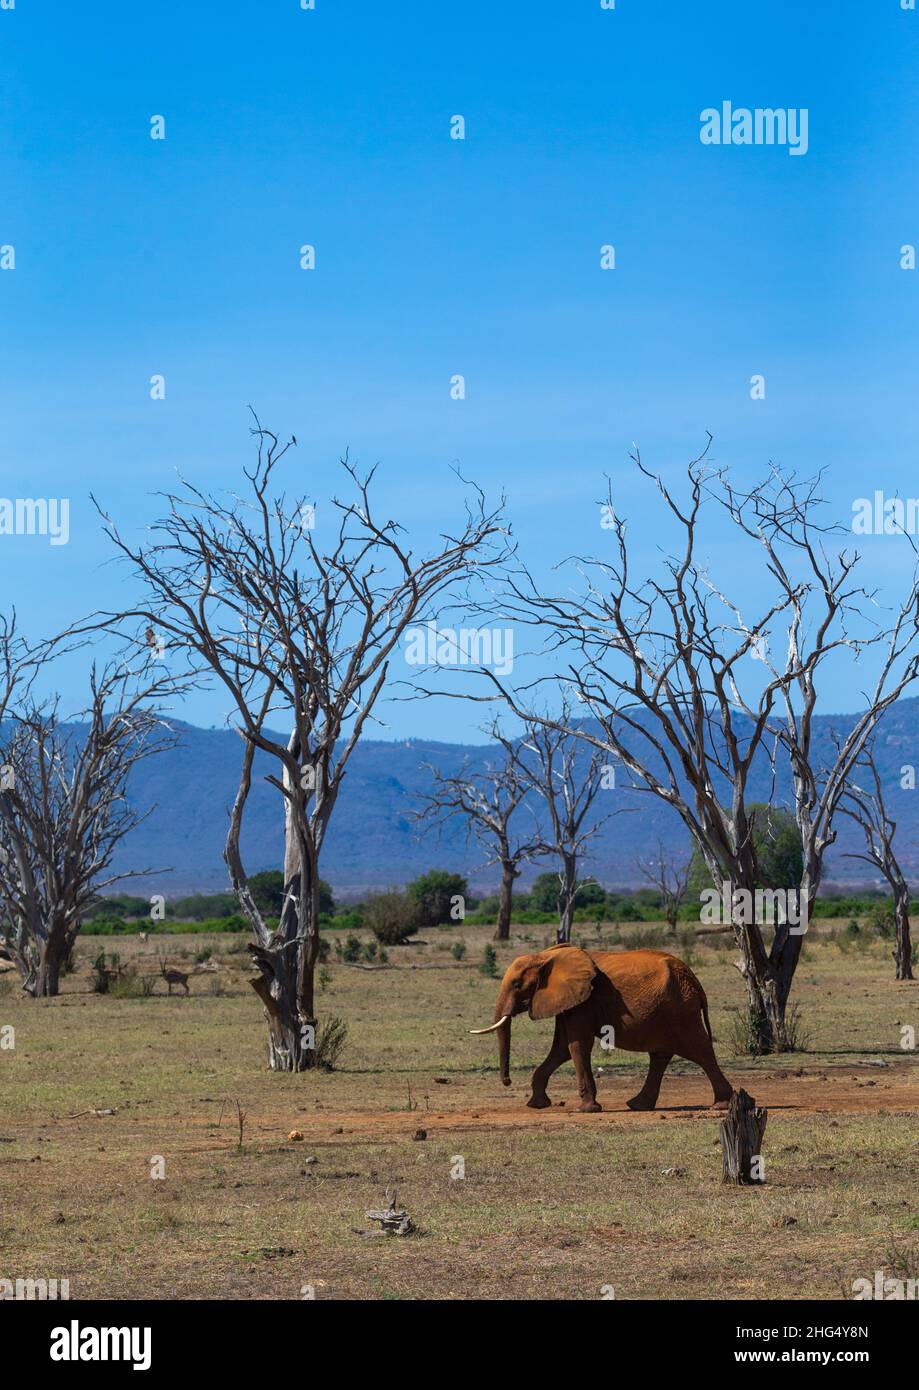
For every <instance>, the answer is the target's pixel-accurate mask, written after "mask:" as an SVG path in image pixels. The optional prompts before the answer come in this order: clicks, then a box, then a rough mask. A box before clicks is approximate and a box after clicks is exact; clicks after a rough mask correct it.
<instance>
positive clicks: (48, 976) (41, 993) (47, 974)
mask: <svg viewBox="0 0 919 1390" xmlns="http://www.w3.org/2000/svg"><path fill="white" fill-rule="evenodd" d="M71 945H72V942H69V941H68V939H67V935H66V933H65V932H64V931H63V930H62V929H61V928H59V927H53V928H52V929H51V931H50V932H49V933H48V937H47V940H45V941H43V942H42V945H41V951H40V953H39V957H38V963H37V965H36V966H35V967H34V969H33V971H32V973H31V975H30V976H29V978H28V979H27V980H26V982H25V989H26V993H27V994H30V995H31V996H32V998H33V999H53V998H54V997H55V996H56V995H58V994H59V993H60V988H61V974H62V973H63V967H64V961H65V960H66V958H67V954H68V952H69V950H70V948H71Z"/></svg>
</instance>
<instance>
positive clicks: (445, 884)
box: [405, 869, 469, 927]
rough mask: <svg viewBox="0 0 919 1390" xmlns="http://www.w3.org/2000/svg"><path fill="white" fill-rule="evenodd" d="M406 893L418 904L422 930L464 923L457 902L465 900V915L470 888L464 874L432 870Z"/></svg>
mask: <svg viewBox="0 0 919 1390" xmlns="http://www.w3.org/2000/svg"><path fill="white" fill-rule="evenodd" d="M405 891H406V893H407V895H408V897H409V898H410V899H411V901H412V902H413V903H414V905H415V909H416V912H417V917H418V924H419V926H422V927H440V926H443V925H444V924H445V923H447V922H456V921H458V920H462V918H457V917H456V916H455V915H454V914H455V907H456V899H458V898H461V899H462V906H463V915H464V916H465V904H466V899H467V897H468V896H469V885H468V884H467V882H466V880H465V878H463V876H462V874H451V873H448V872H447V870H446V869H432V870H431V872H430V873H427V874H422V876H421V878H416V879H415V881H414V883H410V884H409V885H408V887H407V888H406V890H405Z"/></svg>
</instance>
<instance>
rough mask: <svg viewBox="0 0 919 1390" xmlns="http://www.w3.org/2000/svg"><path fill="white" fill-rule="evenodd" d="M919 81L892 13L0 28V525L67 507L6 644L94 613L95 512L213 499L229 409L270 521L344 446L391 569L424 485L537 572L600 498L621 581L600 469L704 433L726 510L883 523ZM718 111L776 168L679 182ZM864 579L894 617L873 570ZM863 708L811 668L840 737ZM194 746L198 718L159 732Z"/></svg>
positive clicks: (206, 709)
mask: <svg viewBox="0 0 919 1390" xmlns="http://www.w3.org/2000/svg"><path fill="white" fill-rule="evenodd" d="M917 47H919V15H917V14H916V13H915V12H909V11H906V12H904V11H902V10H901V9H900V5H899V0H873V3H872V4H870V5H865V4H864V3H862V0H842V3H838V4H827V3H822V4H809V5H808V4H801V3H800V2H799V3H792V0H773V3H769V4H766V3H760V4H754V5H744V6H738V5H737V4H736V3H729V0H725V2H724V3H703V4H696V5H688V4H686V3H685V2H684V0H683V2H681V0H659V2H658V3H655V0H640V2H639V0H617V5H616V9H615V10H614V11H604V10H601V8H600V5H599V0H567V3H565V4H562V3H554V4H552V3H538V2H537V3H522V0H521V2H519V3H514V2H513V0H506V2H505V3H502V4H500V5H495V4H494V3H491V4H488V3H484V0H483V2H482V3H478V2H477V0H471V2H470V3H464V4H460V5H432V4H430V3H427V4H422V3H389V4H380V3H350V2H343V3H337V4H336V3H332V0H316V9H315V11H306V12H304V11H301V10H300V9H299V5H298V0H283V2H282V3H278V2H277V0H270V3H264V4H258V5H256V4H244V3H217V2H216V0H212V2H211V3H197V4H194V5H188V4H187V3H186V4H179V3H159V4H157V5H156V6H128V5H125V4H124V3H123V0H122V3H97V4H94V5H87V6H83V5H72V4H65V3H62V2H61V0H58V2H57V3H48V4H43V5H38V4H36V3H32V0H16V8H15V10H13V11H0V186H2V190H3V197H2V200H0V244H13V245H15V248H16V268H15V271H12V272H0V331H2V350H3V371H2V374H0V409H2V419H3V425H4V428H3V447H2V452H0V495H2V496H9V497H16V496H36V495H40V496H52V497H56V496H69V497H70V498H71V509H72V516H71V540H70V543H69V545H67V546H62V547H57V548H49V547H48V545H47V543H46V542H44V541H43V540H41V539H40V538H35V537H3V538H2V539H0V546H2V549H0V578H2V593H3V603H4V606H8V605H9V603H10V602H11V601H15V602H16V604H17V606H18V608H19V610H20V613H21V616H22V621H23V624H24V626H25V627H27V628H28V629H29V630H30V631H32V632H34V633H36V634H37V633H39V632H48V631H51V630H53V629H54V628H56V627H58V626H60V625H61V624H62V623H63V622H66V621H67V620H68V619H70V618H72V617H73V616H75V615H76V614H77V613H79V612H81V611H86V610H89V609H91V608H93V607H95V606H96V605H98V604H100V603H101V604H111V602H112V601H113V595H114V594H116V593H117V592H119V590H120V588H121V580H120V579H119V577H118V575H117V572H116V571H114V570H112V569H111V568H110V567H106V566H105V564H104V562H105V560H106V558H107V552H106V550H105V548H104V545H103V542H102V539H101V537H100V535H99V530H98V525H97V522H96V518H95V515H94V513H93V511H92V509H91V506H90V503H89V500H88V494H89V492H90V490H91V489H92V490H93V491H94V492H96V493H97V495H98V496H99V497H100V499H101V500H102V501H103V502H104V503H105V504H106V505H107V506H108V507H109V508H110V510H111V511H112V512H113V513H114V514H115V515H116V516H117V517H118V518H119V520H120V521H121V522H122V523H123V524H124V526H125V528H126V529H128V530H130V529H131V528H132V527H136V526H140V525H141V524H143V522H144V521H145V520H147V519H149V518H151V517H152V516H153V515H155V514H156V503H155V501H154V499H153V498H152V497H151V494H152V493H155V492H156V491H157V489H159V488H162V487H164V486H169V484H170V482H171V481H172V479H173V477H174V472H173V470H174V469H175V468H180V469H181V470H182V471H184V472H185V473H187V474H188V476H190V477H192V478H194V479H195V481H197V482H200V483H202V484H205V485H211V486H215V487H219V486H223V485H227V486H230V485H233V484H234V482H235V481H236V479H237V477H238V474H239V469H240V468H241V466H242V465H243V464H244V463H245V462H246V461H247V460H248V459H249V457H250V444H249V438H248V418H247V413H246V406H247V405H248V404H249V403H251V404H252V405H253V406H255V407H256V408H257V409H258V411H259V414H260V416H261V418H262V420H263V421H264V422H265V423H266V424H269V425H270V426H271V427H272V428H274V429H276V430H277V431H278V432H279V433H281V434H282V435H287V434H289V433H291V432H293V433H295V434H296V435H297V437H298V439H299V441H300V445H299V449H298V451H297V453H296V455H295V463H294V465H293V467H292V470H291V473H290V480H291V486H292V488H294V489H295V490H296V489H297V488H298V485H299V484H301V483H302V484H303V485H304V486H305V488H306V489H307V490H312V491H314V492H315V493H316V495H317V496H318V498H319V501H320V508H321V506H322V498H323V497H324V496H326V495H327V494H328V492H329V491H330V490H331V489H332V487H333V486H334V482H335V460H336V459H337V458H338V456H339V454H340V453H341V452H342V451H343V450H344V449H345V448H348V449H350V452H351V455H352V457H356V458H357V459H359V460H360V461H362V462H363V463H365V464H368V465H369V464H372V463H376V462H379V463H380V473H379V475H378V476H379V479H380V499H381V505H384V502H385V505H386V506H387V507H388V508H389V509H390V510H391V511H392V512H393V513H394V514H395V515H398V516H399V517H400V518H401V519H402V520H403V521H404V523H405V524H406V525H407V526H408V528H409V530H410V533H411V535H412V536H413V538H414V539H415V540H416V542H417V544H418V545H419V546H424V544H425V539H426V538H427V537H429V536H430V537H431V538H433V537H434V536H435V535H436V534H437V533H438V532H439V531H440V530H441V529H442V528H443V527H444V526H445V525H448V526H449V525H450V524H451V519H452V518H451V513H450V509H451V508H452V507H453V506H455V505H456V504H457V503H458V501H459V498H458V494H457V492H456V489H455V486H454V484H453V479H452V475H451V473H450V468H451V465H452V464H453V463H455V462H457V463H459V464H460V465H461V467H462V468H463V470H464V472H465V473H466V474H467V475H469V476H471V477H473V478H475V479H477V480H478V481H480V482H481V483H482V484H483V485H485V486H486V487H487V488H488V489H489V491H490V492H491V493H492V494H496V493H497V492H499V491H500V490H502V489H503V490H504V491H506V493H507V497H508V511H509V515H510V517H511V520H512V522H513V525H514V530H515V532H516V535H517V537H518V540H519V543H520V546H521V551H522V553H523V555H524V556H525V557H526V558H527V559H528V560H529V561H530V562H531V563H533V565H534V567H535V568H536V569H537V571H538V572H542V570H543V569H544V568H545V567H546V566H547V565H548V563H549V561H550V560H553V559H562V558H563V557H564V556H565V555H567V554H569V553H571V552H573V551H578V552H581V553H584V552H590V551H593V550H596V551H598V552H599V551H600V550H601V548H602V544H603V533H601V532H600V530H599V527H598V525H597V513H596V507H595V502H596V500H597V498H598V497H599V496H600V495H601V493H602V492H603V490H604V483H603V475H604V474H605V473H609V474H611V475H612V477H613V480H614V487H615V489H616V495H617V498H619V499H620V510H621V511H622V512H624V514H625V515H627V516H629V517H630V518H631V519H632V520H633V528H634V535H635V541H636V546H637V548H638V554H639V556H641V557H644V558H645V559H646V560H647V562H648V563H651V561H652V559H653V555H654V546H655V542H656V540H657V536H658V532H657V527H656V522H655V512H654V509H653V506H652V505H651V503H650V498H648V494H647V493H646V492H645V491H644V490H643V489H639V488H638V487H637V486H636V484H635V481H634V479H633V478H632V476H631V474H630V472H629V469H628V464H627V454H628V450H629V448H630V446H631V444H632V441H638V442H639V443H640V445H641V449H642V453H643V456H644V458H645V459H646V461H647V462H649V463H650V464H652V465H653V466H655V467H658V468H660V469H661V470H662V471H664V472H665V473H667V474H668V475H672V476H675V475H676V471H677V470H678V469H679V468H680V467H681V466H682V463H683V462H684V461H685V460H686V459H687V458H689V457H690V456H691V455H692V454H694V453H696V452H697V451H698V449H699V447H700V446H701V444H702V442H703V439H704V432H705V431H706V430H707V429H708V430H711V432H712V433H713V435H714V436H715V456H716V457H717V459H718V460H719V461H721V462H724V463H729V464H731V466H732V467H734V468H735V469H736V471H737V475H738V477H739V478H741V479H746V480H750V479H752V478H754V477H755V476H757V475H758V474H759V473H760V472H761V470H762V468H763V466H764V465H765V464H766V463H767V462H768V460H770V459H775V460H776V461H779V462H781V463H783V464H785V465H786V466H788V467H795V468H798V469H800V470H802V471H804V472H809V471H812V470H813V469H815V468H817V467H821V466H825V467H827V468H828V469H829V470H830V471H829V474H828V481H827V485H826V491H827V493H828V495H829V496H830V498H831V500H832V502H833V504H834V507H835V509H836V510H837V511H838V513H839V514H840V515H841V516H843V517H847V516H848V514H849V511H850V506H851V500H852V498H853V497H855V496H860V495H864V494H865V493H866V492H869V491H871V490H872V489H873V488H874V487H876V486H882V487H884V488H885V489H886V490H887V492H889V493H893V492H896V491H897V490H899V491H900V492H902V493H905V494H909V495H915V493H916V492H917V485H916V481H915V480H916V476H917V468H916V448H915V437H916V410H917V407H916V400H917V390H916V385H917V372H919V353H917V347H916V345H917V332H916V322H917V310H919V272H905V271H903V270H901V269H900V266H899V248H900V246H901V245H902V244H903V243H906V242H913V243H916V244H919V183H917V180H916V178H915V170H916V168H917V167H919V86H917V83H916V71H917ZM723 100H731V101H732V102H733V104H734V105H735V106H751V107H753V106H771V107H778V106H785V107H795V108H800V107H806V108H807V109H808V111H809V149H808V152H807V154H806V155H805V156H802V157H792V156H790V155H789V153H788V151H787V149H783V148H778V147H774V148H768V147H720V148H717V147H706V146H703V145H702V144H701V143H700V141H699V128H700V126H699V116H700V112H701V111H702V110H703V109H704V108H706V107H709V106H718V105H720V103H721V102H722V101H723ZM457 113H460V114H462V115H463V116H464V117H465V121H466V139H465V141H462V142H460V141H454V140H451V139H450V138H449V122H450V118H451V116H453V115H455V114H457ZM153 115H163V116H164V117H165V120H166V139H165V140H164V141H152V140H151V139H150V138H149V129H150V118H151V116H153ZM306 242H309V243H312V244H314V245H315V246H316V250H317V268H316V270H315V271H312V272H304V271H302V270H300V268H299V265H298V252H299V247H300V246H301V244H303V243H306ZM604 243H612V244H613V245H615V247H616V259H617V268H616V270H615V271H612V272H603V271H601V270H600V269H599V248H600V246H601V245H603V244H604ZM154 373H162V374H164V375H165V378H166V399H165V400H164V401H151V400H150V398H149V380H150V377H151V376H152V375H153V374H154ZM454 373H462V374H463V375H464V376H465V378H466V389H467V398H466V400H464V401H462V402H457V401H453V400H451V399H450V395H449V383H450V378H451V376H452V375H453V374H454ZM754 373H762V374H763V375H764V376H765V378H766V398H765V400H762V401H752V400H751V399H750V387H749V382H750V377H751V375H753V374H754ZM646 498H648V500H647V501H646V500H645V499H646ZM320 516H321V512H320ZM713 547H714V549H713V555H714V557H715V559H720V560H721V561H722V563H724V564H727V565H729V564H730V551H729V550H728V549H727V548H726V547H720V550H721V554H720V555H719V553H718V552H719V545H718V542H717V540H715V541H713ZM864 549H865V552H866V556H867V557H868V559H869V561H870V563H871V565H872V569H873V572H874V573H875V574H876V576H877V579H878V582H880V583H881V584H882V585H888V584H889V585H890V586H891V592H893V591H894V589H895V588H896V587H897V586H898V585H899V584H901V583H902V582H903V581H904V580H905V577H906V574H907V570H906V568H905V560H904V558H903V550H902V547H901V548H899V549H895V548H893V547H891V546H890V545H889V544H885V543H884V542H883V541H880V542H873V541H870V540H869V541H868V542H866V544H865V546H864ZM737 583H738V585H739V596H740V597H741V598H744V599H749V600H750V601H753V600H755V597H756V592H757V590H756V584H757V580H756V577H755V576H754V575H748V574H744V575H741V576H737ZM65 679H67V680H71V679H72V680H73V681H74V682H76V680H77V676H76V673H74V674H73V675H72V676H71V675H67V676H66V677H65ZM859 684H860V683H859V682H857V681H856V680H855V679H854V677H852V676H851V675H850V674H849V672H848V671H847V670H845V669H840V671H839V674H838V679H837V680H836V681H834V685H833V689H832V700H833V708H834V709H838V710H841V709H850V708H855V707H856V706H857V705H858V703H859ZM65 693H66V694H68V695H72V697H73V699H74V700H76V699H77V698H78V692H77V685H76V684H74V686H73V690H72V691H66V692H65ZM825 708H827V707H825ZM223 711H224V703H223V702H222V701H221V700H219V699H218V698H217V697H208V696H207V695H204V694H202V695H199V696H196V697H195V699H194V700H193V701H191V702H190V703H189V704H188V705H187V706H186V708H185V711H184V713H185V715H186V717H188V718H190V719H192V720H194V721H195V722H199V723H204V724H209V723H212V722H219V721H220V720H221V719H222V715H223ZM827 712H829V710H827ZM481 717H482V711H481V710H480V709H476V708H472V709H470V710H464V709H463V708H462V707H461V706H460V705H458V704H457V703H456V702H449V703H448V704H444V703H440V702H436V703H435V702H428V703H425V704H423V705H421V706H413V707H411V708H410V707H408V706H406V705H394V706H392V707H391V708H390V709H389V711H388V713H387V719H388V732H389V734H390V735H391V736H395V737H405V736H407V735H408V734H413V735H415V734H425V735H430V736H434V737H442V738H460V737H468V736H470V734H471V733H472V731H473V729H474V727H475V725H476V724H477V723H478V722H479V720H480V719H481Z"/></svg>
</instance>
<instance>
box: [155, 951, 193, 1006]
mask: <svg viewBox="0 0 919 1390" xmlns="http://www.w3.org/2000/svg"><path fill="white" fill-rule="evenodd" d="M160 974H161V975H162V977H163V979H164V980H165V981H166V983H167V985H168V986H169V994H170V997H171V996H172V986H173V985H181V986H182V988H183V989H184V990H185V993H186V994H188V993H190V991H189V988H188V976H187V975H186V974H184V973H183V971H181V970H167V969H166V958H165V956H164V957H162V958H161V960H160Z"/></svg>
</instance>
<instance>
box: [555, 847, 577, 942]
mask: <svg viewBox="0 0 919 1390" xmlns="http://www.w3.org/2000/svg"><path fill="white" fill-rule="evenodd" d="M577 867H578V866H577V860H576V859H575V858H574V857H573V856H572V855H566V856H565V857H564V858H563V860H562V873H561V876H560V877H561V886H560V888H559V894H558V931H557V933H556V936H555V940H556V942H557V943H558V945H559V946H561V945H564V944H565V943H566V942H569V941H570V940H571V927H572V924H573V922H574V899H575V894H576V893H577Z"/></svg>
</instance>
